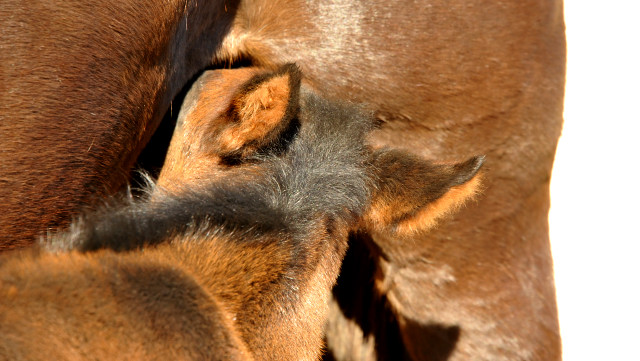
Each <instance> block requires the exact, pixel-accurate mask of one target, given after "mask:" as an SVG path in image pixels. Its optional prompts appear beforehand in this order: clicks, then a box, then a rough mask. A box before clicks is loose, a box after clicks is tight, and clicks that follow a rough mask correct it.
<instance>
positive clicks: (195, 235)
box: [0, 65, 483, 360]
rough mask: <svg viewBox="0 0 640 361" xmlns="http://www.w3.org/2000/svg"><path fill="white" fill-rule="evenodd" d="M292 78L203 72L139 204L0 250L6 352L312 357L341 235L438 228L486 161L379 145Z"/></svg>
mask: <svg viewBox="0 0 640 361" xmlns="http://www.w3.org/2000/svg"><path fill="white" fill-rule="evenodd" d="M300 80H301V79H300V72H299V71H298V69H297V67H295V66H291V65H289V66H285V67H283V68H281V69H279V70H278V71H276V72H264V71H261V70H258V69H242V70H227V71H214V72H208V73H205V75H203V76H202V77H201V79H200V80H198V82H197V86H195V87H194V88H193V89H192V90H191V92H190V94H189V95H188V99H187V103H190V102H191V101H193V103H191V104H190V105H191V106H190V107H186V108H185V110H184V112H183V114H182V115H181V117H180V123H179V125H178V131H177V132H176V133H175V134H174V137H173V139H172V142H171V146H170V148H169V153H168V164H169V166H168V167H165V168H164V169H163V172H162V174H161V176H160V178H159V180H158V184H157V185H156V187H155V188H153V189H151V190H149V192H150V197H149V198H148V199H146V200H143V201H137V202H136V201H130V202H129V203H128V204H125V205H119V206H115V205H112V206H111V207H107V208H105V209H103V210H102V211H100V212H98V213H97V214H93V215H89V216H85V217H84V218H83V219H82V220H80V221H77V222H76V223H74V224H73V225H72V227H71V229H70V230H69V231H68V232H66V233H61V234H58V235H54V236H52V237H51V239H50V240H49V241H48V242H47V243H45V244H44V245H43V248H44V249H34V250H31V251H29V252H23V253H19V254H8V255H6V256H5V257H4V259H2V261H1V262H0V315H1V316H0V333H1V334H2V337H1V338H0V358H2V359H11V360H27V359H28V360H33V359H76V358H77V359H89V358H90V359H112V358H118V359H180V360H182V359H193V360H205V359H219V360H229V359H241V360H251V359H255V360H314V359H318V358H319V356H320V354H321V352H322V349H323V346H322V345H323V344H322V342H323V341H322V335H323V330H324V325H325V322H326V319H327V314H328V301H329V298H330V297H331V288H332V287H333V285H334V284H335V281H336V279H337V277H338V273H339V269H340V264H341V261H342V258H343V256H344V254H345V252H346V249H347V240H348V233H349V232H350V231H354V230H358V229H362V230H366V231H370V232H375V233H380V232H382V233H385V234H390V235H394V236H396V237H407V236H410V235H412V234H415V233H416V232H421V231H424V230H427V229H429V228H431V227H432V226H433V224H434V222H435V220H436V219H437V218H440V217H441V216H442V215H443V214H445V213H447V212H449V211H450V210H451V209H454V208H456V206H457V205H458V204H460V203H461V202H464V201H465V200H466V199H467V198H468V197H469V196H471V195H473V194H474V193H475V191H476V189H477V185H478V177H477V176H476V173H477V172H478V170H479V168H480V166H481V164H482V161H483V158H472V159H470V160H469V161H467V162H464V163H460V164H453V165H435V164H431V163H429V162H427V161H425V160H422V159H420V158H418V157H415V156H412V155H409V154H408V153H404V152H400V151H396V150H377V151H373V150H371V148H370V147H368V146H367V145H366V143H365V140H366V136H367V135H368V134H369V133H370V131H371V130H372V125H373V119H372V118H371V117H370V115H369V114H366V113H361V109H359V108H357V107H355V106H353V105H349V104H339V103H332V102H329V101H327V100H325V99H323V98H321V97H319V96H318V95H317V94H316V93H314V92H313V91H311V90H309V89H303V90H301V89H300V84H301V81H300ZM398 169H402V170H403V172H398V171H397V170H398Z"/></svg>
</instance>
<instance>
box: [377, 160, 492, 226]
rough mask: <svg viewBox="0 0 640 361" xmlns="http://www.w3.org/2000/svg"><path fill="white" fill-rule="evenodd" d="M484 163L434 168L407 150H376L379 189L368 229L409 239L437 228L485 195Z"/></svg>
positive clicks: (480, 161)
mask: <svg viewBox="0 0 640 361" xmlns="http://www.w3.org/2000/svg"><path fill="white" fill-rule="evenodd" d="M483 163H484V157H483V156H479V157H474V158H471V159H469V160H467V161H465V162H462V163H451V164H434V163H431V162H429V161H427V160H425V159H422V158H420V157H418V156H415V155H411V154H408V153H405V152H401V151H396V150H381V151H377V152H375V153H374V154H373V156H372V158H371V165H372V167H373V169H374V179H375V180H374V181H375V182H376V186H375V187H374V192H373V195H372V196H373V197H372V202H371V205H370V207H369V209H368V210H367V211H366V212H365V217H364V226H365V228H367V229H368V230H369V231H371V232H373V233H383V234H387V235H390V236H393V237H406V236H410V235H412V234H414V233H417V232H422V231H426V230H428V229H430V228H432V227H434V226H435V225H436V223H437V221H438V220H439V219H440V218H442V217H443V216H445V215H448V214H450V213H452V212H454V211H455V210H457V209H458V208H459V207H460V206H461V205H462V204H464V202H466V201H467V200H468V199H470V198H472V197H473V196H475V195H476V194H477V193H478V192H479V189H480V177H481V176H480V174H479V171H480V168H481V167H482V164H483Z"/></svg>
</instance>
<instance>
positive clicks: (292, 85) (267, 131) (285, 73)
mask: <svg viewBox="0 0 640 361" xmlns="http://www.w3.org/2000/svg"><path fill="white" fill-rule="evenodd" d="M301 78H302V75H301V73H300V70H299V69H298V67H297V66H296V65H295V64H288V65H285V66H283V67H281V68H280V69H278V70H277V71H275V72H271V73H263V74H258V75H256V76H254V77H253V78H251V79H249V80H248V81H247V82H246V83H244V84H243V85H242V86H240V88H239V89H238V90H237V92H236V94H235V96H234V97H233V99H232V101H231V105H230V108H229V111H228V113H227V116H228V117H229V118H228V123H227V124H226V127H225V128H224V129H222V130H221V132H220V134H219V136H218V139H217V140H216V143H215V144H216V148H218V149H217V151H218V152H219V153H218V154H219V155H220V156H221V157H240V158H242V157H246V156H248V155H250V154H251V153H253V152H255V151H256V150H258V149H260V148H264V147H268V146H277V145H278V143H279V142H280V141H281V138H282V136H283V133H284V132H286V131H287V130H288V129H289V128H290V126H291V122H292V120H293V119H294V118H295V116H296V114H297V112H298V108H299V96H300V82H301Z"/></svg>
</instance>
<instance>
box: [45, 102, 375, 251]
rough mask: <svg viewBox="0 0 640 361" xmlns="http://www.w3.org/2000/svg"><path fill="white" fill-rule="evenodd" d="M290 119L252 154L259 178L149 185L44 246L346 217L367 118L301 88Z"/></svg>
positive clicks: (360, 170)
mask: <svg viewBox="0 0 640 361" xmlns="http://www.w3.org/2000/svg"><path fill="white" fill-rule="evenodd" d="M297 117H298V118H299V121H300V123H301V126H300V129H299V131H298V132H297V133H296V135H295V137H294V139H293V140H292V142H291V144H290V145H289V147H288V149H287V150H286V151H285V152H284V153H281V152H280V151H279V150H277V151H276V150H274V151H273V152H266V153H265V152H263V153H261V154H259V155H256V156H255V157H254V159H252V161H253V162H255V163H256V164H257V166H258V167H259V169H260V175H259V176H258V177H251V178H250V179H249V180H248V181H242V182H238V181H234V179H235V178H236V177H237V176H241V175H235V174H234V173H233V172H230V174H229V175H227V176H225V177H223V178H221V179H216V180H214V181H211V182H209V183H208V184H203V185H199V186H198V187H194V188H192V189H189V190H188V191H187V192H181V193H180V194H179V195H176V194H171V193H169V192H164V191H162V190H161V189H154V190H153V192H154V196H153V197H152V198H151V197H149V198H148V199H142V200H137V201H126V202H124V203H122V202H121V203H120V204H119V205H118V204H117V203H116V204H115V205H111V206H106V207H104V208H103V209H102V210H99V211H97V212H93V213H89V214H87V215H85V216H84V217H82V218H80V219H79V220H78V221H76V222H74V224H73V225H72V226H71V227H70V229H69V231H67V232H65V233H62V234H59V235H55V236H53V237H50V239H48V240H47V242H46V243H45V247H46V248H47V249H50V250H56V251H60V250H71V249H77V250H80V251H85V252H86V251H95V250H98V249H105V248H106V249H112V250H114V251H128V250H133V249H137V248H140V247H143V246H148V245H154V244H159V243H162V242H165V241H168V240H170V239H171V237H172V236H175V235H176V234H182V233H184V232H187V231H196V230H198V231H199V232H204V231H205V230H209V231H210V230H211V229H215V230H216V231H219V232H233V233H239V234H247V235H248V236H250V235H263V234H265V233H278V232H285V231H286V232H294V233H296V230H299V231H302V232H304V229H307V227H308V225H309V222H313V221H314V215H317V214H319V213H320V212H322V213H323V214H328V215H330V216H331V217H332V218H336V219H344V220H347V221H348V220H350V219H351V218H352V217H353V216H354V215H357V214H359V213H361V212H362V210H363V208H364V207H365V205H366V204H365V202H366V199H367V197H368V190H367V187H368V185H369V184H368V183H369V180H368V179H367V176H366V172H364V166H365V164H363V161H364V160H363V152H364V148H363V147H364V146H363V144H364V140H363V139H364V135H365V134H366V133H367V132H368V131H369V130H370V129H371V127H372V119H371V117H370V116H369V114H365V113H364V112H362V111H361V109H359V108H357V107H356V106H354V105H351V104H340V103H336V102H330V101H327V100H325V99H322V98H320V97H318V96H316V95H314V94H313V93H311V92H306V91H303V92H302V94H301V110H300V113H299V114H298V115H297ZM149 187H152V186H149ZM149 191H151V189H149ZM149 193H151V192H149ZM203 225H206V226H204V227H203ZM242 238H243V239H250V238H252V237H242Z"/></svg>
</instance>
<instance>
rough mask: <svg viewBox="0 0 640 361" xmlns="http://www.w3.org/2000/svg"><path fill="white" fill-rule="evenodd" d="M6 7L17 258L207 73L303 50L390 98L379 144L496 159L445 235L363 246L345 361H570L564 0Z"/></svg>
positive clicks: (342, 294)
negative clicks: (563, 317)
mask: <svg viewBox="0 0 640 361" xmlns="http://www.w3.org/2000/svg"><path fill="white" fill-rule="evenodd" d="M0 17H1V18H2V19H3V21H2V22H0V29H1V33H2V36H0V49H1V50H2V51H0V64H1V65H0V94H1V96H2V98H1V99H0V200H1V202H2V205H3V212H2V214H0V234H1V236H0V237H2V238H3V240H2V242H1V243H2V247H4V248H5V249H7V248H13V247H20V246H24V245H26V244H29V243H31V242H32V241H33V239H34V238H35V237H36V236H37V235H39V234H42V233H44V232H46V231H47V230H48V229H49V228H56V227H58V226H63V225H65V224H68V222H69V220H70V219H71V216H72V215H73V214H75V213H76V212H78V210H79V209H80V208H82V207H83V206H84V205H85V204H87V203H89V202H90V201H91V199H92V198H99V197H101V196H103V195H106V194H111V193H113V192H114V191H116V190H117V189H119V188H121V186H122V185H123V184H124V183H125V181H126V178H127V175H128V174H129V169H130V167H131V165H132V164H133V163H134V161H135V159H136V157H137V155H138V153H139V152H140V150H141V149H142V148H143V147H144V145H145V143H146V142H147V140H148V139H149V138H150V136H151V134H152V133H153V131H154V129H156V127H157V125H158V123H159V122H160V119H161V118H162V116H163V114H164V113H165V112H166V111H167V110H169V112H171V108H172V106H171V104H172V99H174V97H175V95H176V94H177V93H178V92H179V91H180V89H181V88H183V87H184V86H185V84H187V83H188V82H189V79H190V78H191V77H192V76H194V75H195V74H196V73H198V72H199V71H201V70H202V69H204V68H205V67H208V66H213V67H220V66H224V65H227V64H229V63H233V64H235V66H239V65H243V64H247V63H254V64H261V65H264V66H273V65H274V64H280V63H284V62H290V61H295V62H297V63H298V64H299V65H300V66H301V67H302V69H303V70H304V71H305V74H307V76H308V77H309V79H310V80H311V81H313V82H314V83H315V86H316V87H318V88H321V89H323V90H325V91H326V92H327V93H329V94H334V95H335V96H336V97H340V98H345V99H350V100H354V101H358V102H366V103H368V104H371V105H372V106H373V107H374V110H375V111H376V116H377V118H378V119H379V120H380V121H381V122H383V125H382V127H381V128H380V129H379V130H377V131H376V132H375V134H374V136H373V142H375V144H376V145H378V146H382V145H386V146H390V147H395V148H397V149H405V150H407V151H410V152H413V153H417V154H420V155H422V156H425V157H428V158H431V159H465V158H468V157H469V156H471V155H474V154H486V155H487V156H488V158H487V159H489V161H488V164H487V174H486V191H485V192H484V195H483V196H482V197H481V198H480V199H479V200H478V202H477V203H476V204H474V205H473V206H472V207H468V208H466V209H465V210H464V211H463V212H462V213H460V214H459V215H458V216H456V217H454V218H452V219H451V220H449V221H447V222H443V223H442V224H441V225H440V227H438V229H436V230H435V231H434V232H430V233H429V234H425V235H420V236H416V237H414V238H413V239H411V240H402V241H398V240H395V239H393V238H389V237H385V236H382V235H374V236H373V237H368V236H366V235H361V236H359V237H357V239H355V240H354V242H353V247H352V248H351V249H352V252H351V253H350V254H349V255H348V256H347V259H346V263H345V265H344V269H343V272H342V276H341V278H340V280H339V285H338V287H337V288H336V290H335V292H334V296H335V301H336V302H335V303H333V308H332V312H333V314H332V321H331V322H330V324H329V326H328V327H329V331H331V330H334V331H336V330H337V332H338V334H339V335H340V336H339V337H333V336H332V334H333V332H329V334H328V338H329V339H328V345H329V346H328V347H329V351H330V355H332V356H333V357H335V358H339V359H350V358H351V359H359V358H368V357H370V358H373V357H375V356H376V355H377V357H378V358H384V357H385V356H386V355H391V356H394V358H397V357H399V356H398V355H401V354H402V353H403V352H404V353H405V354H404V356H406V357H407V358H414V359H436V360H438V359H449V360H466V359H475V360H483V359H484V360H525V359H536V360H554V359H555V360H557V359H559V358H560V338H559V334H558V324H557V315H556V304H555V293H554V285H553V270H552V263H551V255H550V250H549V240H548V229H547V212H548V207H549V192H548V184H549V177H550V171H551V166H552V162H553V157H554V152H555V147H556V143H557V138H558V135H559V133H560V128H561V124H562V118H561V117H562V100H563V90H564V66H565V42H564V24H563V14H562V2H561V0H550V1H534V0H524V1H515V0H513V1H501V2H483V1H478V0H452V1H444V0H434V1H429V2H408V3H407V2H399V1H398V2H390V1H380V0H374V1H368V2H366V3H364V2H362V3H361V2H354V1H343V0H336V1H331V2H326V1H300V0H273V1H265V0H244V1H232V0H228V1H225V0H218V1H215V0H211V1H190V0H171V1H163V2H160V1H157V0H145V1H137V2H133V1H130V0H124V1H121V0H118V1H115V0H110V1H106V2H101V3H100V5H99V6H96V5H94V4H91V3H87V2H85V1H79V0H70V1H65V2H23V1H17V0H5V1H4V2H3V4H2V6H1V7H0ZM374 277H375V280H376V281H375V284H374V283H371V282H370V280H371V279H373V278H374ZM353 285H357V288H356V287H353ZM355 291H358V292H359V295H358V296H357V297H356V296H354V295H353V292H355ZM389 357H390V356H389Z"/></svg>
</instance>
